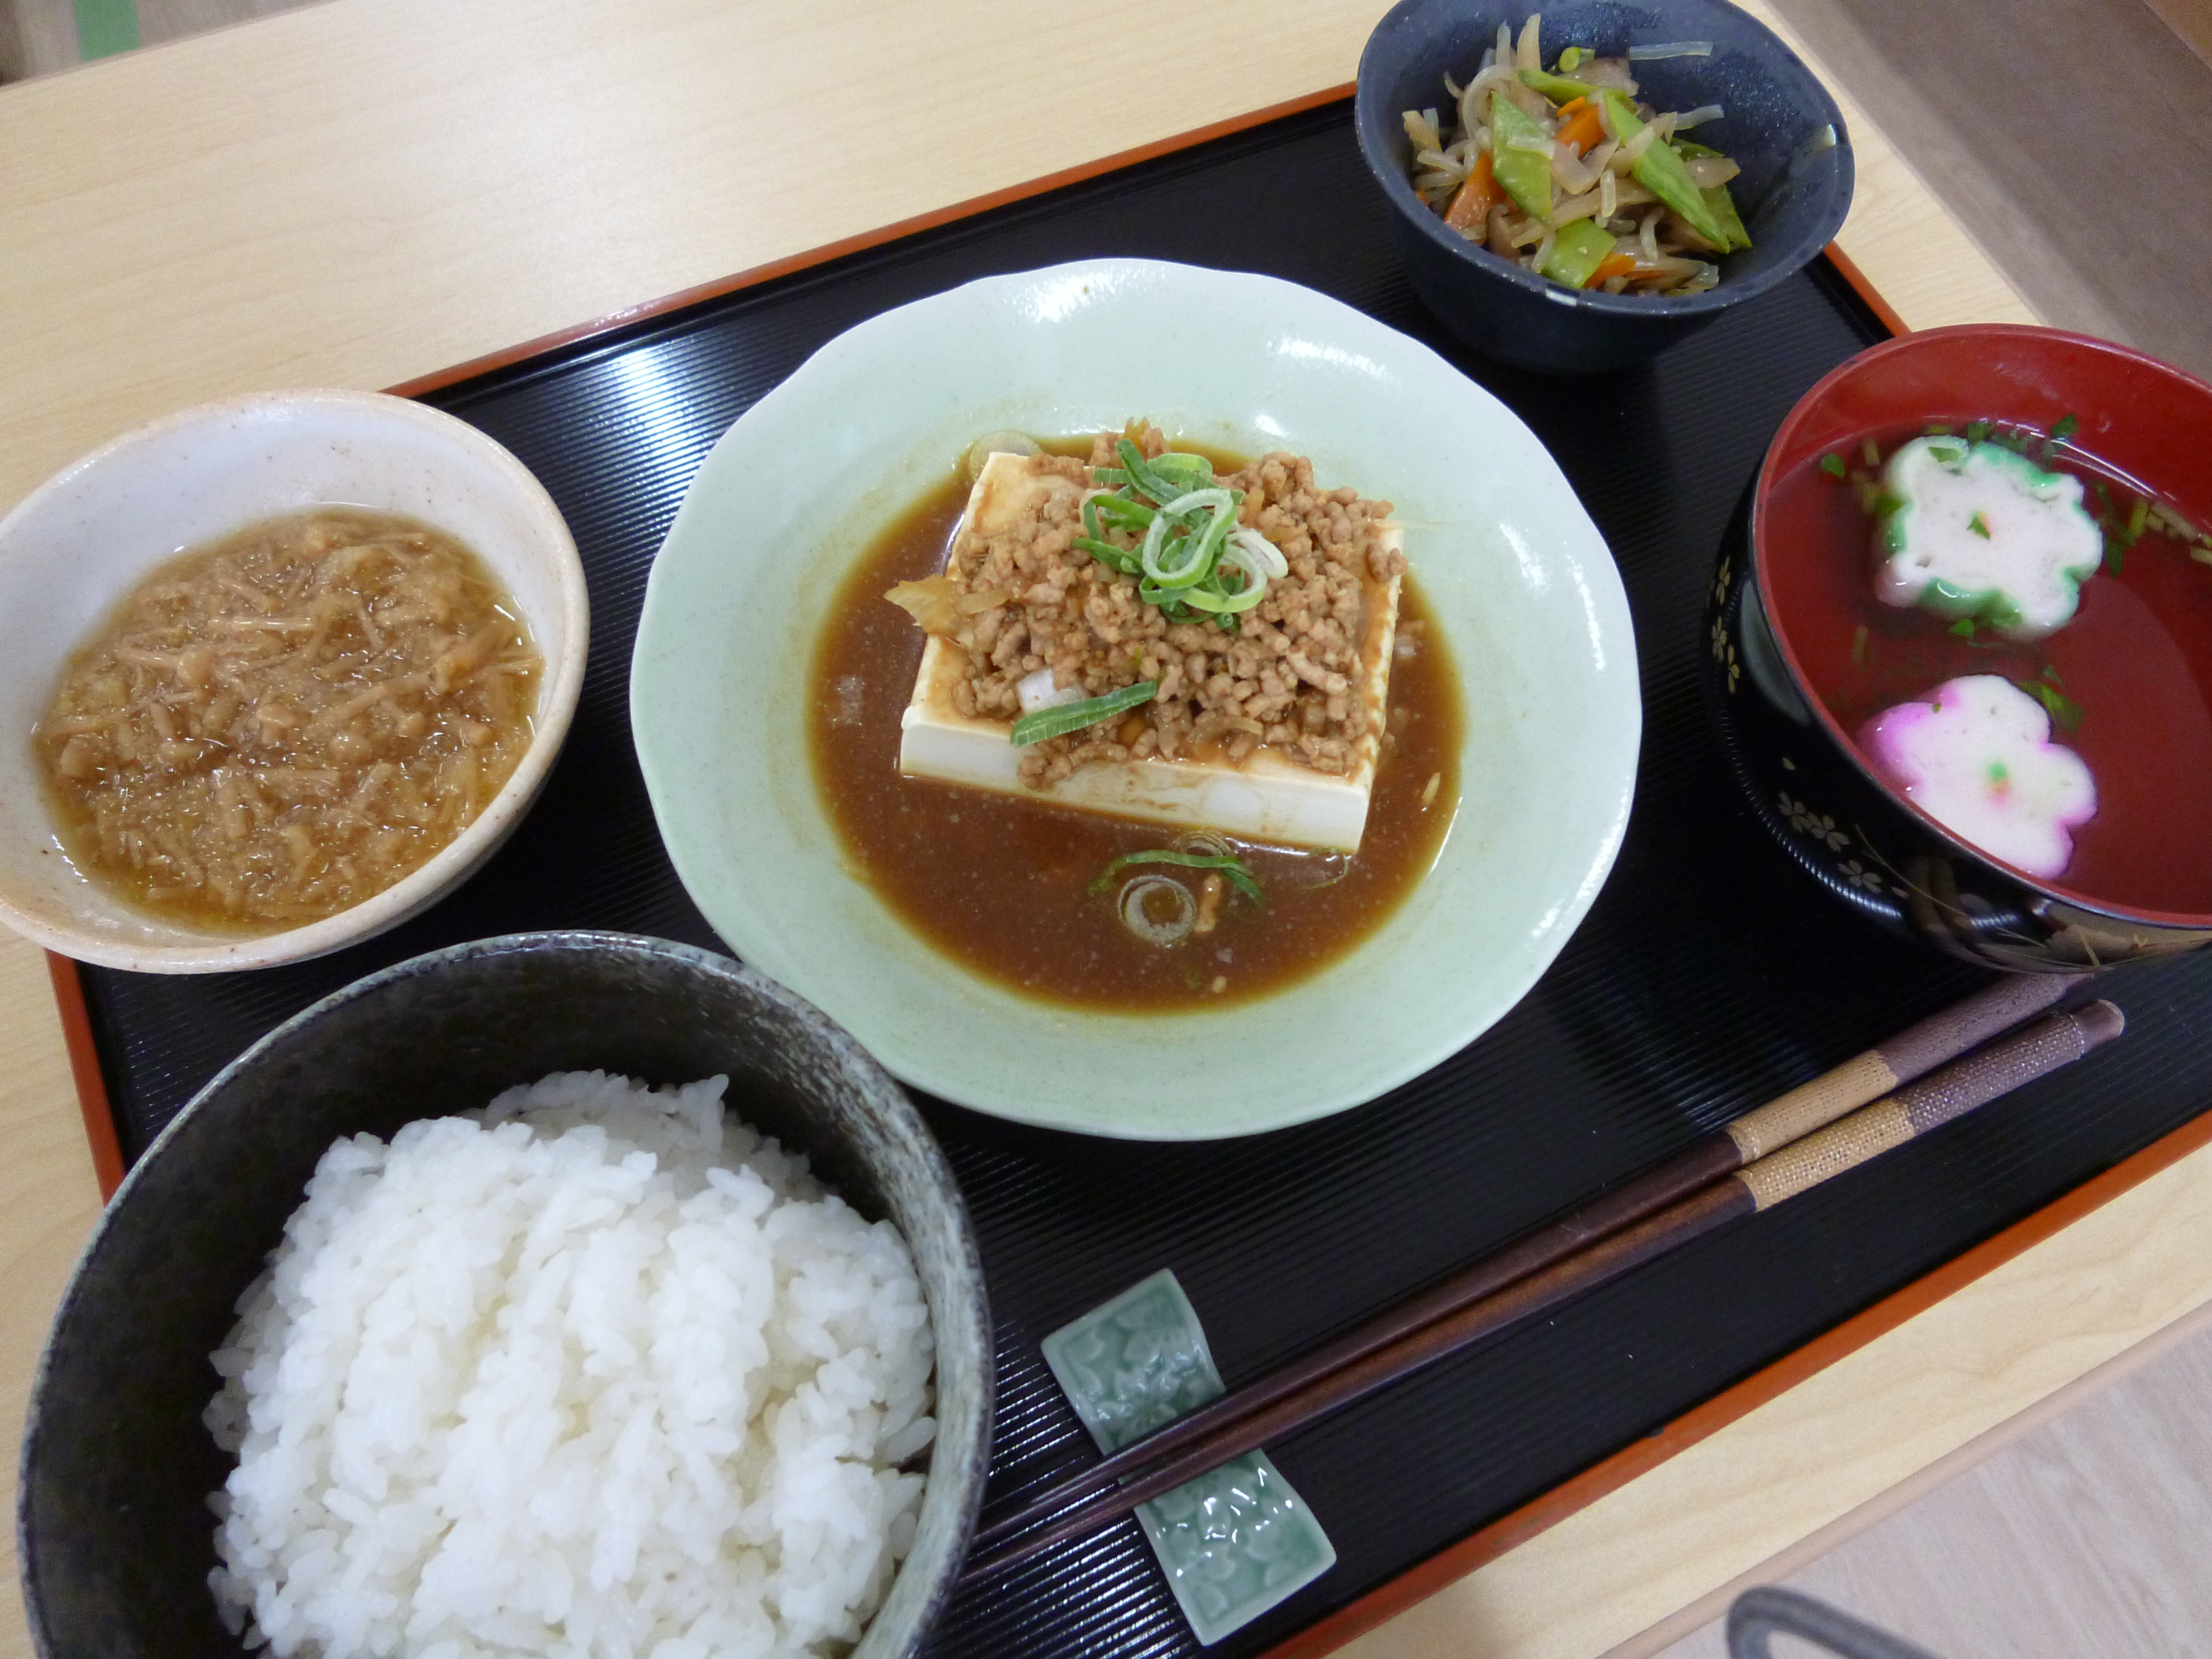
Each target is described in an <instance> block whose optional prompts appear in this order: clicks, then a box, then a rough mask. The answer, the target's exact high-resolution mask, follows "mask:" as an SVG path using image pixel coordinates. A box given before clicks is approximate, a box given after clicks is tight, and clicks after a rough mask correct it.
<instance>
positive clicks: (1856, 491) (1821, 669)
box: [1762, 416, 2212, 914]
mask: <svg viewBox="0 0 2212 1659" xmlns="http://www.w3.org/2000/svg"><path fill="white" fill-rule="evenodd" d="M2079 430H2080V422H2078V421H2076V420H2075V419H2074V418H2073V417H2071V416H2069V417H2067V418H2065V419H2062V420H2060V421H2059V422H2056V423H2055V424H2054V425H2053V426H2052V427H2051V429H2050V430H2049V431H2047V432H2045V431H2040V430H2036V429H2033V428H2027V427H2023V426H2015V425H2008V424H2005V423H2001V422H1992V421H1987V420H1979V419H1976V420H1972V421H1964V420H1960V421H1954V422H1948V423H1939V424H1936V425H1933V426H1919V427H1911V428H1902V429H1897V428H1893V429H1888V430H1884V431H1878V432H1875V433H1870V434H1869V435H1866V436H1864V437H1863V438H1861V439H1860V440H1858V441H1856V442H1854V443H1851V444H1850V445H1848V446H1845V447H1841V448H1838V449H1837V450H1835V451H1833V452H1832V453H1827V454H1825V455H1821V456H1819V457H1816V458H1814V459H1812V460H1810V461H1808V462H1807V463H1805V464H1804V465H1802V466H1800V467H1799V468H1797V469H1796V470H1795V471H1793V472H1792V473H1791V474H1790V475H1788V476H1786V477H1784V478H1783V479H1781V480H1779V481H1778V483H1777V484H1776V486H1775V488H1774V489H1773V491H1772V493H1771V496H1770V498H1769V501H1768V504H1767V507H1766V518H1765V529H1764V531H1763V532H1762V534H1763V536H1764V537H1765V538H1766V539H1767V540H1768V542H1769V544H1771V545H1773V546H1776V547H1779V546H1782V545H1783V544H1784V543H1785V542H1786V543H1787V544H1790V545H1795V546H1801V547H1812V546H1825V547H1826V548H1829V549H1832V550H1833V551H1832V555H1831V556H1826V557H1821V558H1778V559H1776V560H1774V561H1773V562H1771V565H1770V566H1769V567H1768V574H1769V575H1770V577H1771V581H1772V592H1771V595H1770V604H1771V606H1772V608H1773V614H1774V616H1775V617H1777V619H1778V621H1779V622H1780V623H1781V625H1782V626H1783V628H1784V631H1785V632H1786V633H1787V634H1788V636H1789V639H1790V645H1791V647H1792V649H1793V650H1794V652H1795V653H1796V657H1797V659H1798V661H1799V663H1800V665H1802V668H1803V670H1804V671H1805V675H1806V679H1807V682H1808V684H1809V685H1810V686H1811V687H1812V689H1813V690H1814V694H1815V695H1816V696H1818V697H1819V698H1820V702H1822V703H1823V704H1824V705H1825V706H1826V708H1827V709H1828V711H1829V712H1830V713H1831V714H1833V715H1834V717H1835V719H1836V720H1837V722H1838V724H1839V725H1840V726H1843V727H1844V730H1845V731H1846V732H1850V733H1852V734H1853V736H1854V738H1855V740H1856V742H1857V746H1858V748H1859V750H1860V753H1861V754H1862V755H1863V757H1865V758H1866V761H1867V763H1868V764H1869V767H1870V768H1871V769H1873V770H1874V771H1875V773H1876V774H1877V775H1880V776H1881V777H1882V778H1884V779H1885V780H1886V781H1888V782H1889V784H1890V785H1891V786H1892V787H1893V788H1895V789H1898V790H1899V792H1900V793H1904V794H1905V795H1906V796H1907V798H1909V799H1912V800H1913V801H1915V802H1917V804H1918V805H1920V806H1921V807H1922V808H1923V810H1924V811H1927V812H1929V815H1930V816H1932V817H1935V818H1936V820H1937V821H1938V822H1940V823H1943V824H1945V825H1946V826H1947V827H1948V828H1949V829H1951V830H1952V831H1953V832H1954V834H1956V835H1958V836H1960V837H1961V838H1962V839H1964V840H1966V841H1967V842H1972V844H1973V845H1975V846H1977V847H1978V848H1982V849H1983V850H1984V852H1988V853H1990V854H1993V855H1994V856H1996V857H1997V858H2000V859H2002V860H2004V861H2005V862H2007V863H2008V864H2011V865H2013V866H2016V867H2018V868H2020V869H2021V870H2024V871H2026V872H2028V873H2030V874H2032V875H2035V876H2038V877H2039V878H2043V879H2045V880H2050V881H2058V882H2062V883H2063V884H2064V886H2065V887H2066V888H2067V889H2069V890H2071V891H2073V892H2076V893H2080V894H2082V895H2084V896H2088V897H2090V898H2093V899H2096V900H2100V901H2103V902H2108V903H2117V904H2124V905H2130V906H2135V907H2139V908H2146V909H2152V910H2161V911H2170V912H2185V913H2191V914H2201V913H2203V912H2204V911H2207V910H2212V842H2208V841H2207V840H2206V837H2205V836H2204V832H2203V825H2204V824H2205V823H2207V822H2208V821H2212V696H2208V693H2207V689H2206V688H2207V687H2208V686H2212V660H2208V653H2212V570H2207V569H2206V568H2204V567H2205V566H2206V565H2208V564H2212V537H2208V536H2207V535H2206V534H2205V533H2204V532H2203V531H2201V530H2199V529H2198V528H2197V526H2196V525H2195V524H2194V523H2192V522H2191V519H2190V517H2189V515H2187V514H2185V513H2184V512H2183V511H2182V510H2181V509H2180V508H2179V507H2176V506H2174V505H2173V504H2172V503H2171V502H2168V501H2160V500H2159V499H2156V498H2154V497H2151V496H2147V495H2143V494H2142V492H2141V490H2140V489H2139V488H2138V487H2137V486H2136V485H2135V484H2134V483H2131V482H2130V481H2128V480H2126V479H2124V478H2123V477H2121V476H2120V475H2119V474H2118V473H2117V472H2113V471H2109V470H2107V469H2106V467H2105V466H2104V465H2102V464H2101V463H2100V461H2099V460H2098V459H2097V458H2096V457H2095V456H2093V455H2092V454H2089V453H2085V452H2084V451H2083V450H2081V448H2080V447H2076V445H2075V444H2074V443H2073V442H2071V441H2070V440H2071V439H2072V438H2073V437H2074V435H2075V433H2077V432H2078V431H2079ZM1870 873H1872V874H1874V875H1875V876H1876V877H1877V878H1879V877H1880V872H1870Z"/></svg>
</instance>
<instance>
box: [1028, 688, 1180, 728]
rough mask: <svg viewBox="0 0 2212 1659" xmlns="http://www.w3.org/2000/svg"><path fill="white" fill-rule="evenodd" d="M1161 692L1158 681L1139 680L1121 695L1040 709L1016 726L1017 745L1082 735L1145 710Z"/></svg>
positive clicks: (1124, 689) (1092, 698)
mask: <svg viewBox="0 0 2212 1659" xmlns="http://www.w3.org/2000/svg"><path fill="white" fill-rule="evenodd" d="M1159 689H1160V683H1159V682H1158V680H1139V681H1138V682H1137V683H1136V684H1134V685H1125V686H1123V687H1122V688H1121V690H1119V691H1109V692H1108V693H1107V694H1106V695H1105V696H1103V697H1085V699H1084V700H1083V701H1082V702H1064V703H1061V704H1060V706H1059V707H1058V708H1040V709H1037V710H1036V712H1035V713H1033V714H1024V715H1023V716H1022V717H1021V719H1019V720H1016V721H1015V722H1014V734H1013V736H1014V742H1015V743H1016V744H1025V743H1042V742H1043V741H1044V740H1045V739H1046V738H1064V737H1066V735H1067V734H1068V733H1069V732H1080V731H1082V730H1083V728H1084V727H1085V726H1096V725H1097V724H1098V722H1099V721H1101V720H1111V719H1113V718H1114V716H1115V715H1116V714H1127V713H1128V712H1129V710H1131V709H1132V708H1142V707H1143V706H1144V705H1145V704H1146V703H1148V702H1151V701H1152V696H1153V694H1154V693H1155V692H1157V691H1158V690H1159Z"/></svg>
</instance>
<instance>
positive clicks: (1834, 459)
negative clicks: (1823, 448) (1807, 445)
mask: <svg viewBox="0 0 2212 1659" xmlns="http://www.w3.org/2000/svg"><path fill="white" fill-rule="evenodd" d="M1820 471H1823V472H1825V473H1826V474H1827V475H1828V476H1829V477H1832V478H1840V477H1843V476H1844V474H1845V473H1847V472H1849V471H1850V467H1849V466H1848V465H1845V463H1844V458H1843V457H1842V456H1840V455H1836V454H1828V455H1823V456H1821V457H1820Z"/></svg>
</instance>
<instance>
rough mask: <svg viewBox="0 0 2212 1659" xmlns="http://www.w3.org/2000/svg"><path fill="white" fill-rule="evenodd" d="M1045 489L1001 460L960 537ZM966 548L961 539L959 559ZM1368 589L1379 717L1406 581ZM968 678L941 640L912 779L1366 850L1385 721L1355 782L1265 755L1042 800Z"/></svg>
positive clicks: (1365, 678) (1085, 785) (905, 731)
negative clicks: (978, 705)
mask: <svg viewBox="0 0 2212 1659" xmlns="http://www.w3.org/2000/svg"><path fill="white" fill-rule="evenodd" d="M1040 488H1042V485H1041V483H1040V481H1039V479H1038V477H1037V475H1036V473H1035V472H1034V471H1032V470H1031V469H1030V468H1029V467H1028V466H1027V465H1024V461H1023V459H1022V458H1021V457H1019V456H1015V455H1003V454H1000V455H993V456H992V457H991V458H990V459H989V460H988V461H987V463H986V464H985V465H984V467H983V470H982V472H981V475H980V476H979V477H977V478H976V480H975V489H972V490H971V491H969V496H968V506H967V509H966V511H965V512H964V513H963V514H962V517H961V527H962V528H963V530H965V529H968V528H969V527H971V526H975V525H976V524H977V523H979V522H980V523H981V524H982V525H984V526H986V528H990V527H992V526H996V525H999V524H1001V523H1004V522H1007V521H1009V520H1010V518H1011V515H1013V514H1018V513H1023V512H1025V511H1029V510H1032V508H1033V505H1034V493H1035V492H1036V490H1037V489H1040ZM1380 533H1381V534H1382V535H1383V537H1385V538H1389V544H1390V545H1393V546H1396V545H1399V544H1401V531H1400V530H1399V528H1398V527H1397V526H1395V525H1388V526H1384V527H1383V529H1382V531H1381V532H1380ZM958 546H959V542H958V538H955V541H954V547H955V554H954V556H955V557H956V558H957V556H958V553H957V549H958ZM952 574H955V575H956V576H957V574H958V572H957V569H956V570H955V571H954V572H953V573H952ZM1360 580H1361V581H1362V582H1363V583H1364V585H1365V586H1366V589H1367V598H1368V604H1367V631H1366V637H1365V638H1364V640H1363V641H1361V642H1360V653H1359V674H1358V680H1357V683H1356V684H1357V689H1358V693H1359V696H1360V697H1361V700H1362V701H1363V702H1364V704H1365V706H1366V707H1368V708H1370V709H1380V708H1383V703H1384V699H1385V697H1386V696H1387V695H1388V693H1389V684H1390V659H1391V652H1392V647H1393V646H1394V644H1395V641H1396V638H1397V631H1398V587H1399V579H1398V578H1397V577H1395V576H1392V577H1389V578H1388V579H1387V580H1376V578H1375V577H1374V576H1373V575H1371V574H1369V573H1366V572H1362V573H1361V577H1360ZM967 673H968V659H967V653H966V652H964V651H963V650H962V649H961V647H960V646H959V644H958V643H957V641H951V640H947V639H944V638H940V637H939V636H937V635H932V636H931V638H930V641H929V643H928V645H927V647H925V648H924V650H923V652H922V656H921V671H920V673H918V674H917V675H916V676H915V687H914V696H913V699H912V701H911V702H908V705H907V709H906V713H905V714H904V715H903V716H902V717H901V721H900V726H901V733H900V738H899V770H900V771H901V772H902V773H905V774H906V775H908V776H912V777H923V778H936V779H939V780H940V781H944V782H946V783H959V784H966V785H968V786H969V787H971V788H976V789H991V790H996V791H997V792H999V793H1001V794H1008V795H1020V796H1024V797H1025V798H1027V799H1031V800H1042V801H1047V802H1049V803H1051V804H1052V805H1056V806H1068V807H1073V808H1076V809H1078V810H1079V811H1086V812H1103V813H1107V814H1109V815H1110V816H1113V817H1124V818H1136V819H1139V820H1141V821H1143V822H1146V823H1163V824H1172V825H1176V826H1178V827H1182V828H1189V829H1215V830H1218V831H1220V832H1221V833H1223V834H1225V835H1231V836H1240V837H1243V838H1244V839H1246V840H1249V841H1257V842H1270V843H1273V844H1274V845H1277V846H1285V847H1310V848H1328V849H1332V850H1336V851H1341V852H1356V851H1358V847H1359V841H1360V837H1361V836H1362V835H1363V834H1364V831H1365V829H1366V826H1367V804H1368V799H1369V796H1370V794H1371V793H1372V792H1373V790H1374V787H1375V762H1376V753H1377V750H1378V749H1379V747H1380V743H1381V738H1380V722H1379V721H1370V722H1369V724H1370V727H1372V728H1374V729H1371V730H1370V731H1369V732H1368V734H1367V735H1366V736H1365V737H1364V738H1362V739H1361V740H1360V744H1359V747H1358V764H1357V765H1356V766H1355V767H1354V768H1353V769H1352V772H1351V773H1350V774H1349V775H1346V776H1344V777H1332V776H1330V775H1328V774H1326V773H1322V772H1316V771H1313V770H1311V769H1309V768H1307V767H1304V766H1300V765H1298V764H1297V763H1295V762H1293V761H1290V760H1286V759H1285V758H1284V757H1281V756H1279V755H1278V754H1276V753H1275V752H1274V751H1273V750H1270V749H1267V748H1264V747H1263V748H1261V749H1259V750H1255V751H1254V752H1253V754H1252V755H1251V756H1250V757H1249V758H1248V759H1247V760H1246V761H1245V762H1244V763H1243V765H1241V766H1238V765H1232V764H1231V763H1230V762H1229V761H1227V760H1226V759H1212V760H1198V759H1188V760H1158V759H1155V760H1132V761H1124V762H1118V763H1116V762H1112V761H1094V762H1092V763H1090V764H1088V765H1085V766H1079V767H1078V768H1077V769H1075V771H1074V773H1073V775H1070V776H1068V777H1066V778H1063V779H1061V780H1060V781H1059V782H1057V783H1054V784H1052V785H1049V786H1048V787H1044V788H1041V789H1036V788H1030V787H1028V786H1027V785H1025V784H1024V783H1023V782H1022V781H1021V776H1020V771H1019V768H1020V765H1021V756H1022V751H1021V750H1019V749H1018V748H1016V747H1015V746H1014V744H1013V737H1012V730H1013V728H1012V725H1011V723H1010V722H1008V721H1006V720H979V719H975V718H974V717H972V716H969V715H963V714H961V713H960V711H959V710H958V708H956V707H955V706H954V703H953V700H952V688H953V687H954V686H955V685H957V684H959V683H960V681H961V680H962V679H963V678H965V677H966V675H967Z"/></svg>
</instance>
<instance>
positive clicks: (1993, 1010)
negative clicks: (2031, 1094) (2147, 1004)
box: [1726, 974, 2087, 1164]
mask: <svg viewBox="0 0 2212 1659" xmlns="http://www.w3.org/2000/svg"><path fill="white" fill-rule="evenodd" d="M2086 977H2087V975H2081V974H2015V975H2010V976H2009V977H2008V978H2005V979H2001V980H1999V981H1997V982H1996V984H1994V985H1990V986H1985V987H1983V988H1982V989H1981V990H1979V991H1977V992H1975V993H1974V994H1973V995H1972V996H1970V997H1967V998H1966V999H1964V1000H1961V1001H1959V1002H1956V1003H1954V1004H1953V1005H1952V1006H1950V1007H1948V1008H1946V1009H1944V1010H1943V1011H1942V1012H1940V1013H1936V1014H1931V1015H1929V1017H1928V1018H1926V1019H1923V1020H1922V1021H1921V1022H1920V1023H1919V1024H1917V1025H1912V1026H1908V1027H1907V1028H1906V1029H1905V1030H1902V1031H1899V1033H1898V1034H1897V1035H1896V1036H1893V1037H1891V1038H1890V1039H1889V1040H1888V1041H1887V1042H1884V1043H1882V1044H1881V1046H1880V1047H1879V1048H1869V1049H1868V1050H1867V1051H1866V1052H1865V1053H1864V1054H1856V1055H1854V1056H1852V1058H1850V1060H1845V1061H1844V1063H1843V1064H1842V1065H1840V1066H1837V1067H1836V1068H1835V1069H1834V1070H1833V1071H1832V1072H1824V1073H1821V1074H1820V1076H1819V1077H1816V1078H1814V1079H1813V1080H1812V1081H1811V1082H1809V1083H1805V1084H1801V1085H1798V1086H1797V1087H1796V1088H1795V1089H1792V1090H1790V1092H1789V1093H1787V1094H1784V1095H1778V1096H1776V1097H1774V1098H1773V1099H1772V1100H1770V1101H1768V1102H1767V1103H1766V1104H1765V1105H1764V1106H1761V1107H1759V1108H1758V1109H1755V1110H1753V1111H1749V1112H1746V1113H1745V1114H1744V1115H1742V1116H1741V1117H1740V1118H1738V1119H1736V1120H1735V1122H1733V1123H1730V1124H1729V1125H1728V1126H1727V1131H1726V1132H1727V1134H1728V1138H1729V1139H1730V1140H1732V1141H1734V1142H1735V1146H1736V1150H1737V1151H1738V1152H1741V1154H1742V1155H1743V1161H1744V1162H1745V1163H1746V1164H1749V1163H1751V1162H1753V1160H1754V1159H1757V1158H1765V1157H1767V1156H1768V1155H1770V1154H1771V1153H1773V1152H1778V1151H1779V1150H1780V1149H1781V1148H1782V1147H1784V1146H1788V1145H1790V1142H1792V1141H1794V1140H1797V1139H1802V1137H1804V1136H1806V1135H1808V1134H1811V1133H1813V1132H1814V1130H1816V1129H1821V1128H1825V1127H1827V1126H1828V1125H1829V1124H1831V1123H1833V1122H1835V1121H1836V1120H1837V1119H1838V1118H1840V1117H1842V1116H1843V1115H1844V1113H1846V1112H1848V1111H1850V1110H1851V1109H1853V1108H1855V1107H1859V1106H1863V1105H1865V1104H1866V1103H1868V1102H1869V1101H1871V1100H1879V1099H1881V1097H1882V1096H1884V1095H1886V1094H1887V1093H1889V1091H1891V1090H1893V1089H1895V1088H1897V1087H1899V1085H1903V1084H1907V1083H1911V1081H1912V1080H1913V1079H1916V1078H1917V1077H1920V1076H1922V1075H1923V1074H1924V1073H1928V1072H1930V1071H1933V1070H1934V1069H1935V1068H1936V1066H1941V1065H1942V1064H1943V1063H1944V1062H1945V1061H1946V1060H1956V1059H1957V1058H1958V1057H1959V1056H1960V1054H1965V1053H1966V1051H1967V1050H1968V1049H1970V1048H1976V1047H1978V1045H1980V1044H1982V1043H1984V1042H1988V1041H1989V1040H1990V1038H1991V1037H1993V1036H1996V1035H1997V1033H1999V1032H2000V1031H2005V1030H2010V1029H2011V1028H2012V1027H2013V1026H2015V1025H2017V1024H2020V1022H2021V1020H2024V1019H2026V1018H2027V1017H2028V1016H2029V1015H2031V1014H2039V1013H2041V1012H2043V1011H2044V1010H2045V1008H2048V1007H2049V1006H2051V1004H2052V1003H2054V1002H2056V1001H2057V1000H2058V999H2059V998H2061V997H2063V996H2064V995H2065V994H2067V992H2069V991H2070V990H2072V989H2073V988H2074V987H2075V986H2076V985H2078V984H2080V983H2081V981H2082V980H2083V979H2084V978H2086Z"/></svg>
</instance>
